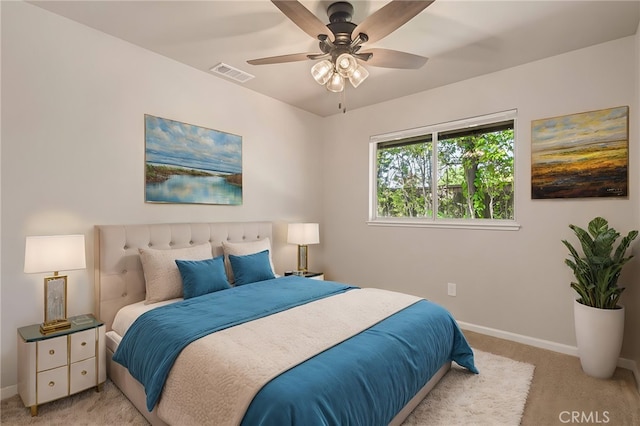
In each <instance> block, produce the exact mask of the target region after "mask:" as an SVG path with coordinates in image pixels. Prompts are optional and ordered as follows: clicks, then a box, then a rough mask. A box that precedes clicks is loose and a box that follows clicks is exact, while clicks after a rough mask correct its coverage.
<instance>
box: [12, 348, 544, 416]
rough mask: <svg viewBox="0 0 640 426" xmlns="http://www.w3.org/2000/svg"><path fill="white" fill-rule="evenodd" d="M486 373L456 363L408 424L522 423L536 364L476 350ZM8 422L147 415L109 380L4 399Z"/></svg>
mask: <svg viewBox="0 0 640 426" xmlns="http://www.w3.org/2000/svg"><path fill="white" fill-rule="evenodd" d="M475 354H476V365H477V367H478V369H479V370H480V375H475V374H471V373H469V372H468V371H466V370H463V369H461V368H459V367H457V366H456V365H455V364H454V367H453V368H452V370H451V371H450V372H449V373H448V374H447V375H446V376H445V377H444V378H443V379H442V381H441V382H440V383H439V384H438V386H436V388H435V389H433V390H432V392H431V394H430V395H429V396H427V398H426V399H425V400H424V401H423V402H422V403H421V404H420V405H419V406H418V407H417V408H416V410H414V412H413V413H412V414H411V415H410V416H409V418H407V420H406V422H405V423H404V424H405V425H406V426H415V425H434V426H438V425H447V426H451V425H496V426H497V425H505V426H506V425H518V424H520V417H521V416H522V411H523V409H524V406H525V402H526V398H527V392H528V390H529V384H530V383H531V378H532V376H533V369H534V367H533V366H532V365H531V364H526V363H523V362H518V361H513V360H510V359H508V358H504V357H500V356H497V355H492V354H489V353H486V352H481V351H477V350H476V351H475ZM0 423H2V425H50V426H57V425H60V426H71V425H73V426H76V425H87V426H89V425H91V426H97V425H123V424H127V425H147V424H148V423H147V422H146V420H145V419H144V417H142V415H141V414H140V413H139V412H138V411H137V410H136V409H135V408H134V407H133V406H132V405H131V404H130V403H129V402H128V401H127V399H126V398H125V397H124V396H123V395H122V394H121V393H120V391H119V390H118V388H117V387H116V386H115V385H114V384H113V383H112V382H111V381H109V380H107V382H106V383H105V384H104V387H103V390H102V392H99V393H98V392H95V391H94V390H88V391H85V392H81V393H79V394H77V395H73V396H72V397H69V398H65V399H61V400H58V401H54V402H50V403H48V404H43V405H42V406H40V407H39V413H38V416H37V417H31V415H30V412H29V409H27V408H25V407H24V405H23V404H22V401H21V400H20V397H19V396H14V397H12V398H9V399H6V400H4V401H2V405H1V417H0Z"/></svg>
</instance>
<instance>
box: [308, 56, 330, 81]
mask: <svg viewBox="0 0 640 426" xmlns="http://www.w3.org/2000/svg"><path fill="white" fill-rule="evenodd" d="M332 71H333V64H332V63H331V61H329V60H326V59H325V60H324V61H320V62H318V63H317V64H315V65H314V66H313V67H311V75H312V76H313V78H314V79H315V81H317V82H318V84H322V85H324V84H325V83H326V82H327V81H329V78H331V74H332Z"/></svg>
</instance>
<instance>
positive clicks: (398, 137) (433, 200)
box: [370, 111, 518, 229]
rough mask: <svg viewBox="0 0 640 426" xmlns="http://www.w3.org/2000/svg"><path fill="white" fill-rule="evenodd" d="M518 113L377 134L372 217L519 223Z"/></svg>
mask: <svg viewBox="0 0 640 426" xmlns="http://www.w3.org/2000/svg"><path fill="white" fill-rule="evenodd" d="M515 116H516V113H515V111H509V112H505V113H499V114H492V115H489V116H483V117H476V118H473V119H468V120H462V121H456V122H452V123H443V124H439V125H435V126H428V127H423V128H419V129H411V130H406V131H401V132H395V133H390V134H385V135H378V136H374V137H372V138H371V170H372V173H371V177H370V179H371V185H370V187H371V208H370V223H372V224H401V225H407V224H422V225H437V226H442V225H447V226H466V227H469V226H470V227H477V226H480V227H485V226H489V227H497V228H511V229H517V228H518V226H517V224H516V223H515V213H514V195H515V194H514V188H515V185H514V176H515V174H514V159H515V155H514V154H515V153H514V147H515V133H514V129H515Z"/></svg>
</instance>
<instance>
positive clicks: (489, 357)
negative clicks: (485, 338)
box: [403, 350, 534, 426]
mask: <svg viewBox="0 0 640 426" xmlns="http://www.w3.org/2000/svg"><path fill="white" fill-rule="evenodd" d="M473 352H474V354H475V361H476V367H477V368H478V370H479V371H480V374H473V373H470V372H469V371H467V370H465V369H463V368H461V367H459V366H457V365H456V364H455V363H454V364H453V365H452V367H451V371H449V373H447V375H446V376H445V377H444V378H443V379H442V380H441V381H440V383H438V385H437V386H436V387H435V388H434V389H433V390H432V391H431V393H429V395H427V397H426V398H425V399H424V401H422V402H421V403H420V405H418V407H416V409H415V410H414V411H413V413H411V415H410V416H409V417H408V418H407V419H406V420H405V422H404V423H403V426H417V425H430V426H454V425H468V426H472V425H478V426H486V425H492V426H508V425H514V426H516V425H519V424H520V419H521V418H522V413H523V411H524V405H525V403H526V401H527V395H528V393H529V387H530V385H531V379H532V378H533V370H534V366H533V365H531V364H527V363H524V362H518V361H514V360H512V359H509V358H504V357H501V356H498V355H493V354H490V353H487V352H482V351H478V350H474V351H473Z"/></svg>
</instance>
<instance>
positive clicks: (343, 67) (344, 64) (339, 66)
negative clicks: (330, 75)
mask: <svg viewBox="0 0 640 426" xmlns="http://www.w3.org/2000/svg"><path fill="white" fill-rule="evenodd" d="M358 66H359V65H358V62H357V61H356V58H354V57H353V56H351V55H350V54H348V53H343V54H342V55H340V56H338V59H336V71H338V73H340V75H341V76H343V77H345V78H348V77H351V75H352V74H353V73H354V72H355V71H356V69H357V68H358Z"/></svg>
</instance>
